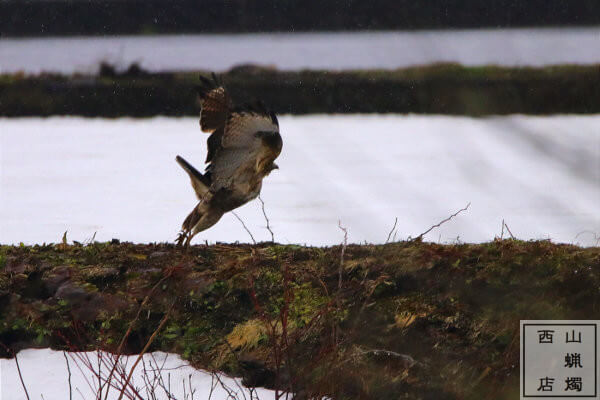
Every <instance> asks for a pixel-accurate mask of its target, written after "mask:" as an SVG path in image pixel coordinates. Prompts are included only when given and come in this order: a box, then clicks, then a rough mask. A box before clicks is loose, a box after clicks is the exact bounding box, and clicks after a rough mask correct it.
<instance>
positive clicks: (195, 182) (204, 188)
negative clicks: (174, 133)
mask: <svg viewBox="0 0 600 400" xmlns="http://www.w3.org/2000/svg"><path fill="white" fill-rule="evenodd" d="M175 161H177V163H178V164H179V165H180V166H181V168H183V170H184V171H185V172H187V174H188V175H189V177H190V180H191V181H192V187H193V188H194V191H195V192H196V195H197V196H198V198H199V199H202V198H203V197H204V196H205V195H206V194H207V193H208V191H209V188H210V184H211V182H210V175H209V174H204V175H203V174H202V173H201V172H200V171H198V170H197V169H196V168H195V167H194V166H193V165H192V164H190V163H189V162H187V161H186V160H185V159H184V158H183V157H181V156H177V157H175Z"/></svg>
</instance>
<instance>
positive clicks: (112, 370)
mask: <svg viewBox="0 0 600 400" xmlns="http://www.w3.org/2000/svg"><path fill="white" fill-rule="evenodd" d="M170 276H171V275H170V274H167V275H165V276H163V277H162V278H161V279H160V280H159V281H158V282H156V283H155V284H154V286H153V287H152V289H150V292H149V293H148V294H147V295H146V297H144V300H143V301H142V304H140V307H139V308H138V311H137V314H136V315H135V317H134V318H133V320H132V321H131V322H130V323H129V327H128V328H127V332H125V335H124V336H123V338H122V339H121V343H119V347H118V348H117V359H116V360H115V362H114V364H113V366H112V368H111V370H110V373H109V374H108V379H106V395H105V396H104V400H107V399H108V392H109V391H110V382H111V380H112V377H113V374H114V372H115V369H116V368H117V365H118V361H119V357H121V354H122V351H123V346H124V345H125V342H126V341H127V338H128V337H129V335H130V334H131V331H132V330H133V326H134V324H135V323H136V322H137V320H138V319H139V317H140V314H141V313H142V310H143V308H144V306H145V305H146V303H148V300H150V297H151V296H152V294H153V293H154V291H155V290H156V288H158V286H159V285H160V284H161V283H163V282H164V281H165V280H166V279H167V278H169V277H170Z"/></svg>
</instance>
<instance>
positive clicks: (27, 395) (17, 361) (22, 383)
mask: <svg viewBox="0 0 600 400" xmlns="http://www.w3.org/2000/svg"><path fill="white" fill-rule="evenodd" d="M13 355H14V356H15V363H16V364H17V371H18V372H19V379H20V380H21V385H23V390H24V391H25V396H26V397H27V400H30V398H29V393H27V387H26V386H25V382H24V381H23V375H22V374H21V367H19V359H18V358H17V353H14V352H13Z"/></svg>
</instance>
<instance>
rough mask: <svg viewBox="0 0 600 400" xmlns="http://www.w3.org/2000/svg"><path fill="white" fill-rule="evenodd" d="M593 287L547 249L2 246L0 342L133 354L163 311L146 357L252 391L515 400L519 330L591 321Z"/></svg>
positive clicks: (592, 265)
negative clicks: (238, 380) (227, 376)
mask: <svg viewBox="0 0 600 400" xmlns="http://www.w3.org/2000/svg"><path fill="white" fill-rule="evenodd" d="M342 252H343V255H342ZM599 287H600V248H580V247H576V246H571V245H557V244H553V243H550V242H548V241H534V242H522V241H515V240H497V241H493V242H490V243H484V244H456V245H439V244H430V243H422V242H420V241H413V242H399V243H391V244H386V245H349V246H347V247H345V246H334V247H328V248H314V247H301V246H293V245H287V246H284V245H278V244H259V245H255V246H250V245H219V244H218V245H214V246H196V247H192V248H190V249H189V251H187V252H186V251H183V250H181V249H178V248H175V247H173V246H172V245H169V244H151V245H136V244H130V243H120V244H110V243H93V244H90V245H85V246H84V245H66V244H59V245H42V246H39V245H38V246H32V247H28V246H0V304H1V308H0V342H2V344H3V345H4V346H5V347H3V349H4V350H3V351H4V356H10V351H17V350H19V349H22V348H26V347H32V346H34V347H46V346H51V347H53V348H59V349H70V350H76V349H94V348H103V349H108V350H112V351H116V350H117V349H118V348H119V344H120V343H121V341H122V340H123V338H124V337H126V340H124V341H123V345H122V347H121V351H122V352H125V353H135V352H139V351H140V350H141V349H142V348H143V346H144V345H145V344H146V343H147V341H148V338H149V337H150V336H151V335H152V333H153V332H155V331H156V329H157V327H158V325H159V322H160V321H161V320H162V319H163V317H165V315H166V314H167V313H168V320H167V322H166V324H165V325H164V327H163V328H162V329H161V330H160V331H159V332H158V335H157V336H156V339H155V340H154V341H153V342H152V345H151V348H150V350H159V349H160V350H164V351H170V352H176V353H179V354H181V355H183V357H185V358H186V359H188V360H190V361H191V362H192V363H193V364H194V365H196V366H198V367H204V368H216V369H220V370H225V371H229V372H231V373H234V374H240V375H243V376H244V377H245V381H246V383H248V384H257V385H266V386H270V387H272V386H276V385H277V386H280V387H285V388H288V389H289V388H292V389H293V390H294V391H295V392H296V393H303V394H306V395H311V394H316V393H318V394H327V395H331V396H334V397H335V398H339V399H341V398H352V399H357V398H378V399H385V398H399V397H403V398H404V396H405V397H406V398H410V399H481V398H490V399H491V398H493V399H513V398H515V397H516V396H518V390H519V320H521V319H592V318H594V317H595V316H597V315H598V307H599V304H600V291H599V290H598V288H599ZM128 329H131V333H130V334H128V335H126V332H127V330H128Z"/></svg>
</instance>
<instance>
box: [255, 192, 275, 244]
mask: <svg viewBox="0 0 600 400" xmlns="http://www.w3.org/2000/svg"><path fill="white" fill-rule="evenodd" d="M258 200H260V204H261V208H262V213H263V215H264V216H265V220H266V221H267V230H268V231H269V233H270V234H271V242H273V243H275V235H274V234H273V231H272V230H271V221H269V217H267V213H266V211H265V202H264V201H263V199H262V198H261V197H260V195H259V196H258Z"/></svg>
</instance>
